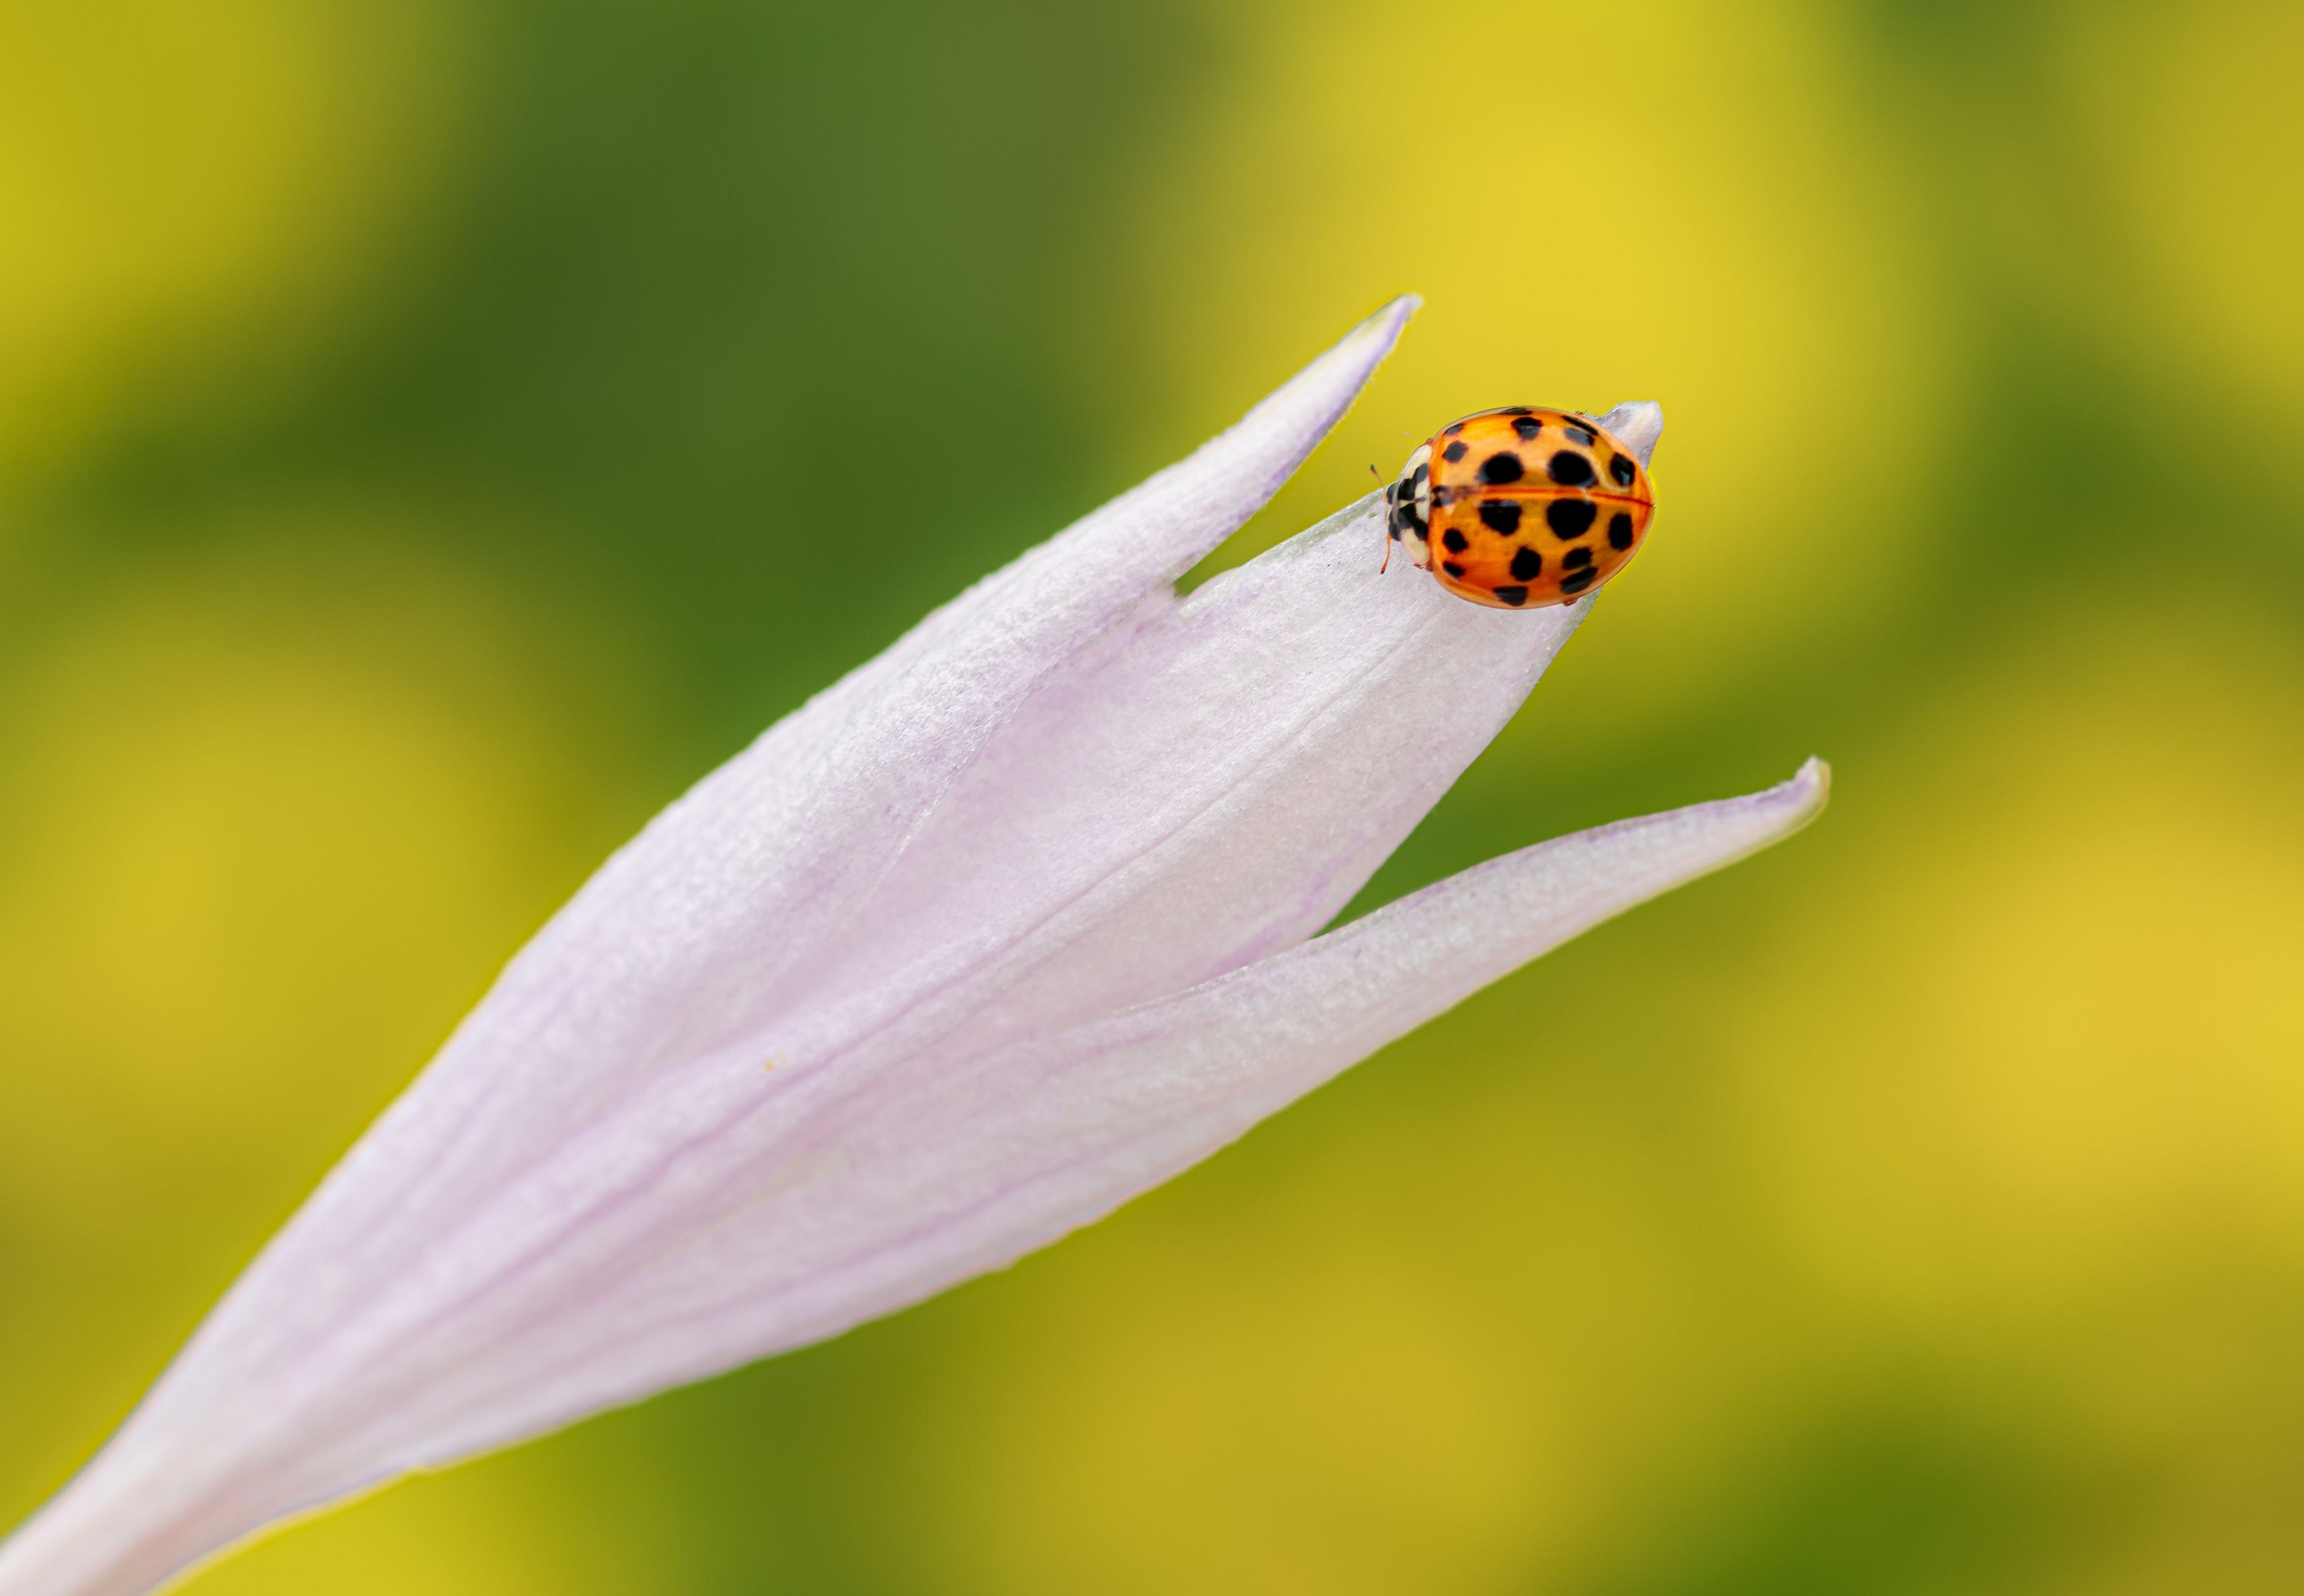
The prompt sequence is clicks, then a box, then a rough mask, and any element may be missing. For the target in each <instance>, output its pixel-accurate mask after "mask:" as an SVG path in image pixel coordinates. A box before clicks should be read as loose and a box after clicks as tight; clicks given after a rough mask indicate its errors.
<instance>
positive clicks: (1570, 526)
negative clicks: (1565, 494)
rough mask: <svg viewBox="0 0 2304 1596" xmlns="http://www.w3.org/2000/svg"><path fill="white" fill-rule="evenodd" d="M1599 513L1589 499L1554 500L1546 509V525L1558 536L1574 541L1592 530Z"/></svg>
mask: <svg viewBox="0 0 2304 1596" xmlns="http://www.w3.org/2000/svg"><path fill="white" fill-rule="evenodd" d="M1599 513H1600V512H1599V511H1598V510H1597V509H1596V508H1594V506H1593V503H1592V501H1591V500H1589V499H1554V501H1553V502H1551V503H1550V504H1549V505H1547V506H1546V507H1545V511H1544V524H1545V525H1546V526H1547V527H1550V528H1552V530H1553V531H1554V534H1556V535H1557V536H1561V537H1563V538H1569V539H1574V538H1578V537H1581V536H1584V534H1586V533H1587V532H1589V531H1590V530H1591V529H1592V521H1593V519H1594V518H1595V517H1597V515H1598V514H1599Z"/></svg>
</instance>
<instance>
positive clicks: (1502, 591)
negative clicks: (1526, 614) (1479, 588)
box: [1488, 587, 1528, 610]
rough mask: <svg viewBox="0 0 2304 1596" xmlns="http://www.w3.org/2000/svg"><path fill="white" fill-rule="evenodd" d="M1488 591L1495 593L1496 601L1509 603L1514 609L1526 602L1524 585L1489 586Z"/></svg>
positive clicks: (1526, 592) (1526, 591)
mask: <svg viewBox="0 0 2304 1596" xmlns="http://www.w3.org/2000/svg"><path fill="white" fill-rule="evenodd" d="M1488 591H1489V592H1491V593H1493V594H1495V595H1496V599H1497V602H1499V603H1501V604H1510V605H1511V606H1512V608H1513V609H1515V610H1517V609H1519V608H1520V605H1522V604H1526V603H1528V589H1527V588H1525V587H1491V588H1490V589H1488Z"/></svg>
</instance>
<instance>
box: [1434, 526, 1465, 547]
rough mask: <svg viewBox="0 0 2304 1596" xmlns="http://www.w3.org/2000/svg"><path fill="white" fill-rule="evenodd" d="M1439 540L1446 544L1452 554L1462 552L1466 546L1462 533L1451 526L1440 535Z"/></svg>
mask: <svg viewBox="0 0 2304 1596" xmlns="http://www.w3.org/2000/svg"><path fill="white" fill-rule="evenodd" d="M1440 541H1441V542H1442V543H1444V544H1446V545H1448V552H1449V553H1452V554H1461V553H1463V552H1464V549H1465V546H1466V545H1465V540H1464V535H1463V534H1462V533H1461V532H1459V531H1457V530H1456V528H1453V527H1451V528H1448V530H1447V532H1446V533H1445V534H1444V536H1442V537H1441V539H1440Z"/></svg>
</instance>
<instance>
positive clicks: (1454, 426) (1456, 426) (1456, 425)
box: [1440, 421, 1464, 438]
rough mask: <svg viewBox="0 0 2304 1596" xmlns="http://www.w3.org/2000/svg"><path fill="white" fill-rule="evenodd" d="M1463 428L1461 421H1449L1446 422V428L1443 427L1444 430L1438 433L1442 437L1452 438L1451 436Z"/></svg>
mask: <svg viewBox="0 0 2304 1596" xmlns="http://www.w3.org/2000/svg"><path fill="white" fill-rule="evenodd" d="M1463 430H1464V424H1463V423H1462V422H1461V421H1451V422H1450V423H1448V425H1447V427H1446V428H1445V429H1444V431H1443V432H1442V433H1441V434H1440V435H1441V436H1442V437H1444V438H1453V437H1454V436H1455V435H1457V434H1458V433H1460V432H1461V431H1463Z"/></svg>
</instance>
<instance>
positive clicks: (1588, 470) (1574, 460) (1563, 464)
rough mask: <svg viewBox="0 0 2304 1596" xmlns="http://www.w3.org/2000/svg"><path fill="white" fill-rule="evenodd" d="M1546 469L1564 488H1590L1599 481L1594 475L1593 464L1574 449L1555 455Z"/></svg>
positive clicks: (1564, 450)
mask: <svg viewBox="0 0 2304 1596" xmlns="http://www.w3.org/2000/svg"><path fill="white" fill-rule="evenodd" d="M1545 469H1546V470H1547V471H1549V472H1551V473H1552V479H1553V480H1554V482H1556V483H1558V484H1560V486H1563V487H1589V486H1591V485H1592V484H1593V483H1595V482H1597V481H1598V480H1599V478H1597V477H1594V476H1593V475H1592V462H1591V461H1590V460H1587V459H1586V458H1585V457H1584V456H1582V455H1580V454H1579V453H1577V452H1575V451H1574V450H1573V449H1563V450H1562V451H1561V452H1559V453H1557V454H1555V455H1554V456H1553V457H1552V463H1551V464H1549V465H1547V466H1546V467H1545Z"/></svg>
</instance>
